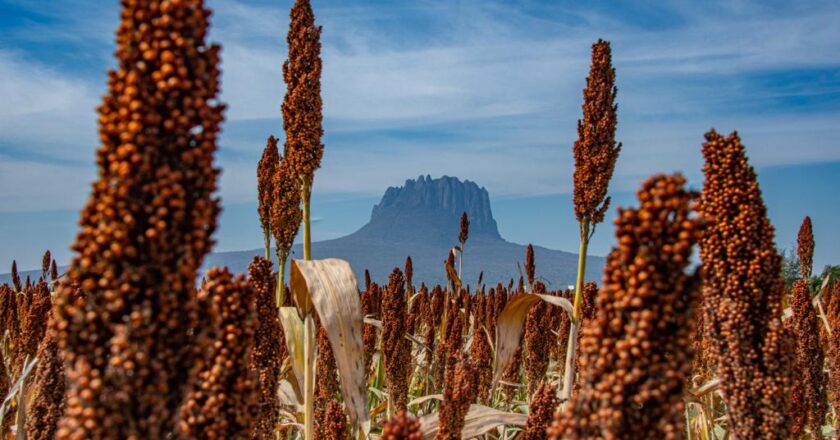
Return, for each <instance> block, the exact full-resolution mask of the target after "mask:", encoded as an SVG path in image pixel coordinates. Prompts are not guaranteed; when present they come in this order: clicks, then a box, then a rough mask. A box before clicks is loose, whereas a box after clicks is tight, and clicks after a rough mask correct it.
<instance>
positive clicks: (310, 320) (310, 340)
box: [301, 180, 316, 440]
mask: <svg viewBox="0 0 840 440" xmlns="http://www.w3.org/2000/svg"><path fill="white" fill-rule="evenodd" d="M311 196H312V187H311V184H310V182H309V181H308V180H304V182H303V189H302V190H301V201H302V202H303V259H304V260H311V259H312V230H311V229H310V228H311V225H310V221H309V218H310V217H309V201H310V198H311ZM312 313H313V312H312V310H311V309H309V310H307V311H306V315H305V317H304V327H303V353H304V359H305V360H306V364H307V365H306V366H305V367H306V373H305V374H306V377H305V378H304V383H303V389H304V396H305V402H304V403H305V413H304V424H305V426H306V437H304V438H305V439H306V440H312V439H314V438H315V437H314V432H315V431H314V429H315V424H314V417H315V409H314V401H315V365H312V364H310V362H313V361H316V359H315V355H314V354H313V353H315V319H314V317H313V316H312Z"/></svg>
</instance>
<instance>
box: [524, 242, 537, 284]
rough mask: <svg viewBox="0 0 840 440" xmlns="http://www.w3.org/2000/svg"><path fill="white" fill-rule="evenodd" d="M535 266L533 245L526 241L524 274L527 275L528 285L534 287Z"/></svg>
mask: <svg viewBox="0 0 840 440" xmlns="http://www.w3.org/2000/svg"><path fill="white" fill-rule="evenodd" d="M536 270H537V267H536V265H535V264H534V246H533V245H531V244H530V243H528V249H527V250H526V251H525V274H526V275H527V276H528V286H530V287H531V288H533V287H534V276H535V275H536Z"/></svg>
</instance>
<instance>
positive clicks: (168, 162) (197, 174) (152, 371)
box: [56, 0, 224, 439]
mask: <svg viewBox="0 0 840 440" xmlns="http://www.w3.org/2000/svg"><path fill="white" fill-rule="evenodd" d="M209 16H210V11H209V10H208V9H207V8H205V7H204V2H203V1H201V0H182V1H170V2H140V1H124V2H122V9H121V13H120V19H121V21H120V24H119V27H118V28H117V49H116V52H115V55H116V57H117V60H118V68H117V70H112V71H109V72H108V94H107V95H106V96H105V97H104V98H103V102H102V105H101V106H100V107H99V140H100V143H101V147H100V148H99V150H98V151H97V164H98V167H99V178H98V180H97V181H96V182H95V183H94V184H93V189H92V192H91V196H90V198H89V200H88V202H87V204H86V206H85V207H84V209H83V210H82V213H81V220H80V225H81V231H80V232H79V234H78V236H77V238H76V242H75V243H74V244H73V250H74V251H75V252H76V256H75V257H74V258H73V260H72V261H71V263H70V268H69V269H68V272H67V275H68V278H69V282H68V283H66V285H65V284H64V283H63V284H61V285H60V286H59V288H58V292H57V294H56V302H57V308H56V311H57V318H58V323H57V324H58V329H59V332H58V340H59V349H60V350H62V351H63V352H64V356H65V362H66V363H65V365H66V366H67V379H68V387H67V410H66V412H65V414H64V417H63V418H62V420H61V421H60V422H59V430H58V432H57V437H58V438H60V439H69V438H82V437H84V438H104V437H108V438H163V437H165V436H166V435H167V433H169V432H171V431H172V429H173V427H174V418H175V415H176V414H177V413H178V410H177V409H178V405H179V404H180V403H181V400H182V397H183V392H182V390H183V388H184V385H185V384H186V383H187V380H186V378H187V377H186V376H187V374H188V372H189V370H190V367H191V366H192V365H193V361H192V359H191V356H192V352H193V351H192V349H191V347H190V333H189V331H190V329H191V328H192V326H193V325H192V319H193V318H194V311H195V305H194V285H195V282H196V278H197V273H198V270H199V268H200V267H201V265H202V262H203V259H204V256H205V255H206V254H207V253H208V252H210V250H211V247H212V244H213V240H212V238H211V237H212V234H213V232H214V231H215V228H216V216H217V214H218V212H219V202H218V200H217V199H216V198H215V197H214V195H213V194H214V192H215V191H216V179H217V177H218V174H219V171H218V169H216V168H215V167H214V166H213V155H214V153H215V150H216V138H217V135H218V132H219V125H220V123H221V122H222V119H223V118H222V111H223V108H224V106H223V105H220V104H217V103H216V99H217V96H218V93H219V71H218V69H217V67H216V66H217V65H218V62H219V50H220V48H219V47H218V46H207V45H206V44H205V37H206V35H207V27H208V26H207V25H208V18H209ZM73 285H77V286H78V289H79V290H80V292H81V293H80V294H79V295H78V296H77V298H75V299H73V298H74V294H73V293H72V292H71V290H72V289H75V287H73Z"/></svg>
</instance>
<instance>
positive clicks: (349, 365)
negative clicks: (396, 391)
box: [289, 258, 370, 433]
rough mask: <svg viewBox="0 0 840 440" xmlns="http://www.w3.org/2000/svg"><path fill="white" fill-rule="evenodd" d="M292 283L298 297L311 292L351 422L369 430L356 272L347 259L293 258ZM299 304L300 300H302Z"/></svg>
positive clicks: (310, 298)
mask: <svg viewBox="0 0 840 440" xmlns="http://www.w3.org/2000/svg"><path fill="white" fill-rule="evenodd" d="M289 285H290V286H291V290H292V292H294V295H295V297H296V298H298V299H299V301H304V299H303V298H304V297H307V296H308V301H311V303H312V305H313V306H314V309H315V311H316V312H317V313H318V317H319V318H320V320H321V325H322V326H323V327H324V329H325V330H326V332H327V339H329V341H330V347H331V348H332V351H333V355H334V356H335V363H336V366H337V367H338V373H339V377H340V379H341V380H340V383H341V391H342V395H343V396H344V402H345V405H346V406H347V409H348V412H349V414H350V420H351V421H352V422H356V423H359V424H360V425H361V427H362V429H363V430H364V432H365V433H368V432H370V414H369V412H368V410H367V389H366V387H365V382H366V381H365V379H366V377H367V372H366V371H365V363H364V348H363V343H362V323H363V320H364V315H363V314H362V304H361V301H360V300H359V289H358V285H357V283H356V276H355V275H354V274H353V269H352V268H351V267H350V264H349V263H348V262H346V261H344V260H339V259H335V258H330V259H326V260H309V261H304V260H293V261H292V263H291V269H290V278H289ZM299 304H300V302H299Z"/></svg>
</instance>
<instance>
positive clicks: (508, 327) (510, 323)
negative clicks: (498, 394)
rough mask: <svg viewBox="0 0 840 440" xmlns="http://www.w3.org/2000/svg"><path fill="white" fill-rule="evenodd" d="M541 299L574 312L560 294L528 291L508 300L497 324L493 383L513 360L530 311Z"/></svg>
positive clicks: (568, 311)
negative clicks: (553, 294) (542, 293)
mask: <svg viewBox="0 0 840 440" xmlns="http://www.w3.org/2000/svg"><path fill="white" fill-rule="evenodd" d="M540 300H542V301H545V302H547V303H549V304H551V305H555V306H560V307H563V309H564V310H566V312H567V313H569V314H571V313H572V310H573V306H572V304H571V303H570V302H569V300H567V299H565V298H561V297H559V296H552V295H538V294H534V293H528V294H523V295H516V296H514V297H513V298H512V299H511V300H510V301H508V303H507V304H506V305H505V308H504V310H502V313H500V314H499V318H498V321H497V324H496V365H495V367H494V369H493V383H496V382H497V381H498V380H499V378H500V377H501V376H502V373H504V371H505V370H506V369H507V367H508V365H509V364H510V362H511V361H512V360H513V355H514V353H515V352H516V349H517V348H519V341H520V339H521V338H522V332H523V331H524V328H525V318H526V317H527V315H528V311H529V310H530V309H531V306H533V305H534V304H536V303H537V302H538V301H540Z"/></svg>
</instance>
